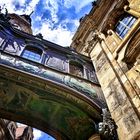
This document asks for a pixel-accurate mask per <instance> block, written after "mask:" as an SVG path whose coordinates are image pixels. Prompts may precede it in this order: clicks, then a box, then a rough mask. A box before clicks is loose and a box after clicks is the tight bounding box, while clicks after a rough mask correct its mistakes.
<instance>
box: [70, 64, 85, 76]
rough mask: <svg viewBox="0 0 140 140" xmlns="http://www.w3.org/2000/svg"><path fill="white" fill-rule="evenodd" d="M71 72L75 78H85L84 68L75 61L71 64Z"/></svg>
mask: <svg viewBox="0 0 140 140" xmlns="http://www.w3.org/2000/svg"><path fill="white" fill-rule="evenodd" d="M69 72H70V73H71V74H73V75H75V76H79V77H83V76H84V69H83V66H82V65H81V64H80V63H77V62H75V61H70V62H69Z"/></svg>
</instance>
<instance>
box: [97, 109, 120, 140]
mask: <svg viewBox="0 0 140 140" xmlns="http://www.w3.org/2000/svg"><path fill="white" fill-rule="evenodd" d="M102 112H103V122H100V123H99V124H98V132H99V134H100V136H101V138H102V139H103V140H118V136H117V131H116V130H117V125H116V124H115V121H114V120H113V119H112V118H111V115H110V113H109V111H108V110H107V108H105V109H102Z"/></svg>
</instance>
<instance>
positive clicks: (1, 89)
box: [0, 65, 101, 140]
mask: <svg viewBox="0 0 140 140" xmlns="http://www.w3.org/2000/svg"><path fill="white" fill-rule="evenodd" d="M100 111H101V110H100V109H99V108H98V107H97V106H96V105H95V104H94V103H93V102H92V101H90V100H88V99H87V98H85V97H84V96H83V95H81V94H80V93H79V92H77V91H75V90H73V89H70V88H68V87H65V86H62V85H60V84H57V83H54V82H52V81H49V80H44V79H43V78H39V77H37V76H36V77H35V76H34V75H32V74H27V73H25V72H20V71H17V70H15V69H12V68H8V67H6V66H2V65H1V66H0V117H2V118H7V119H11V120H14V121H19V122H21V123H25V124H28V125H31V126H33V127H36V128H38V129H41V130H43V131H45V132H47V133H49V134H50V135H52V136H54V137H55V138H56V139H70V140H87V139H88V138H89V137H90V136H91V135H92V134H94V133H96V131H97V130H96V124H97V123H98V122H99V121H101V115H100V114H101V112H100Z"/></svg>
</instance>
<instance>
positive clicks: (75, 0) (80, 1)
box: [64, 0, 94, 12]
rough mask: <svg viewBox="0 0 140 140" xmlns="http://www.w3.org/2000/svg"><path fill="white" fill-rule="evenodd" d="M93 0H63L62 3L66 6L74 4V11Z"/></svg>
mask: <svg viewBox="0 0 140 140" xmlns="http://www.w3.org/2000/svg"><path fill="white" fill-rule="evenodd" d="M93 1H94V0H65V1H64V5H65V6H66V7H67V8H70V7H71V6H74V7H75V9H76V12H79V11H80V10H81V9H82V8H83V7H84V6H86V5H88V4H89V3H91V2H93Z"/></svg>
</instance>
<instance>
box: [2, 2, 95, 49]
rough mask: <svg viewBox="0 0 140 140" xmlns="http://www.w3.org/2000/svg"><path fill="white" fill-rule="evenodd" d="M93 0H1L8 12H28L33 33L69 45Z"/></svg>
mask: <svg viewBox="0 0 140 140" xmlns="http://www.w3.org/2000/svg"><path fill="white" fill-rule="evenodd" d="M93 1H94V0H1V1H0V5H1V6H3V5H4V4H5V5H6V6H5V7H6V8H7V9H8V11H9V13H13V12H16V13H17V14H30V13H31V12H32V11H34V13H33V14H32V15H31V18H32V28H33V33H34V34H37V33H40V32H41V33H42V35H43V36H44V39H47V40H49V41H52V42H55V43H57V44H59V45H62V46H69V45H70V43H71V39H72V37H73V35H74V33H75V31H76V29H77V27H78V26H79V19H80V18H81V17H82V16H84V15H85V14H86V13H88V12H89V11H90V9H91V7H92V6H91V2H93Z"/></svg>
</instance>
